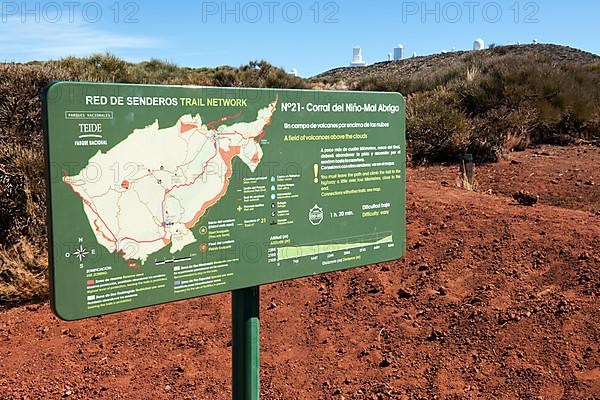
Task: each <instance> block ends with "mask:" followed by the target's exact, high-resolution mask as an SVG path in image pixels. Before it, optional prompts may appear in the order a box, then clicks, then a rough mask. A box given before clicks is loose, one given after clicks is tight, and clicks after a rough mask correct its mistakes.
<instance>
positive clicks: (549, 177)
mask: <svg viewBox="0 0 600 400" xmlns="http://www.w3.org/2000/svg"><path fill="white" fill-rule="evenodd" d="M599 165H600V149H598V148H593V147H585V148H584V147H579V148H556V147H545V148H542V149H537V150H529V151H526V152H523V153H516V154H514V155H513V161H512V162H511V161H505V162H502V163H499V164H495V165H488V166H477V167H476V175H477V180H478V183H479V190H478V192H468V191H464V190H460V189H457V188H455V179H456V176H457V175H458V168H457V167H443V166H442V167H440V166H435V167H430V168H422V169H415V170H410V171H409V177H408V194H407V209H408V227H407V235H408V249H407V255H406V258H405V259H403V260H402V261H396V262H390V263H384V264H379V265H372V266H369V267H365V268H359V269H355V270H351V271H346V272H337V273H332V274H327V275H322V276H317V277H312V278H306V279H300V280H296V281H290V282H284V283H279V284H275V285H269V286H265V287H263V288H262V292H261V295H262V307H261V313H262V326H261V328H262V331H261V340H262V365H261V366H262V395H263V398H264V399H268V400H271V399H290V400H291V399H340V400H341V399H372V400H387V399H415V400H417V399H543V400H545V399H569V400H571V399H599V398H600V309H599V305H600V302H599V296H600V254H599V252H598V249H599V248H600V215H599V214H597V212H598V211H599V210H600V192H599V189H598V185H600V175H599V172H598V166H599ZM519 190H526V191H529V192H532V193H534V194H537V195H539V196H540V200H539V202H538V204H537V205H536V206H534V207H521V206H518V205H517V204H516V203H515V201H514V200H513V199H512V197H511V195H512V194H513V193H514V192H517V191H519ZM230 353H231V344H230V296H229V295H228V294H223V295H217V296H211V297H205V298H199V299H195V300H191V301H185V302H180V303H173V304H167V305H164V306H158V307H153V308H148V309H143V310H136V311H130V312H126V313H122V314H117V315H110V316H106V317H102V318H96V319H90V320H85V321H81V322H75V323H66V322H62V321H59V320H58V319H57V318H55V317H53V316H52V314H51V313H50V310H49V307H48V304H42V305H33V306H27V307H22V308H14V309H11V310H5V311H2V312H0V399H49V398H62V397H64V398H72V399H91V398H99V399H229V398H230V396H231V392H230V385H231V380H230V366H231V358H230Z"/></svg>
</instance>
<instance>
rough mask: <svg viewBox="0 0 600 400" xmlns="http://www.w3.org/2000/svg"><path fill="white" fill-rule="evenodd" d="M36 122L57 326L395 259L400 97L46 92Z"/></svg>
mask: <svg viewBox="0 0 600 400" xmlns="http://www.w3.org/2000/svg"><path fill="white" fill-rule="evenodd" d="M44 112H45V116H44V118H45V124H46V132H47V159H48V178H49V204H50V207H49V213H50V218H49V220H50V226H49V236H50V244H51V246H50V247H51V254H50V264H51V288H52V304H53V309H54V311H55V313H56V314H57V315H58V316H60V317H61V318H63V319H66V320H75V319H81V318H85V317H91V316H97V315H102V314H107V313H113V312H118V311H123V310H128V309H132V308H137V307H143V306H149V305H153V304H159V303H165V302H170V301H175V300H182V299H187V298H191V297H197V296H203V295H208V294H213V293H218V292H224V291H231V290H237V289H242V288H249V287H255V286H258V285H261V284H266V283H271V282H277V281H282V280H287V279H293V278H298V277H302V276H308V275H314V274H319V273H324V272H329V271H336V270H342V269H347V268H351V267H357V266H363V265H369V264H372V263H377V262H383V261H388V260H392V259H397V258H400V257H402V255H403V253H404V249H405V241H406V236H405V158H406V156H405V108H404V100H403V98H402V97H401V96H400V95H398V94H391V93H360V92H343V91H340V92H333V91H302V90H274V89H263V90H261V89H240V88H202V87H179V86H150V85H125V84H99V83H74V82H58V83H54V84H52V85H50V86H48V88H47V89H46V91H45V93H44Z"/></svg>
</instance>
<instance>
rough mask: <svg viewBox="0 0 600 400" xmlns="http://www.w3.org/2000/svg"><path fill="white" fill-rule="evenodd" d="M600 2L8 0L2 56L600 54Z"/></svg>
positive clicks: (324, 63) (181, 61) (290, 59)
mask: <svg viewBox="0 0 600 400" xmlns="http://www.w3.org/2000/svg"><path fill="white" fill-rule="evenodd" d="M599 16H600V2H592V1H583V0H577V1H571V2H567V1H564V0H563V1H557V0H545V1H537V2H531V1H528V0H523V1H516V0H509V1H502V0H497V1H487V0H482V1H475V0H464V1H463V0H457V1H445V0H442V1H425V2H423V1H372V2H365V1H355V0H338V1H328V0H322V1H315V0H310V1H302V0H296V1H287V0H282V1H279V0H264V1H263V0H258V1H228V0H220V1H181V0H170V1H164V0H160V1H158V0H150V1H141V0H138V1H136V2H132V1H128V0H122V1H117V0H110V1H81V2H77V1H70V2H68V1H65V2H62V1H55V2H47V1H42V2H34V1H26V2H24V3H23V2H22V1H4V0H1V1H0V61H19V62H22V61H30V60H44V59H56V58H62V57H66V56H69V55H77V56H85V55H89V54H92V53H98V52H106V51H109V52H111V53H114V54H116V55H118V56H120V57H122V58H125V59H127V60H130V61H140V60H145V59H149V58H158V59H163V60H167V61H171V62H174V63H176V64H178V65H181V66H192V67H200V66H209V67H214V66H219V65H225V64H226V65H234V66H238V65H241V64H245V63H247V62H248V61H251V60H255V59H265V60H267V61H269V62H271V63H272V64H275V65H277V66H280V67H282V68H285V69H286V70H291V69H293V68H296V69H297V70H298V71H299V73H300V75H302V76H312V75H314V74H317V73H319V72H323V71H325V70H327V69H330V68H334V67H337V66H344V65H347V64H348V63H349V62H350V61H351V57H352V47H353V46H354V45H360V46H361V47H362V49H363V56H364V58H365V60H366V61H367V62H369V63H372V62H377V61H382V60H385V59H387V54H388V53H389V52H391V51H392V49H393V47H394V46H395V45H397V44H398V43H402V44H403V45H404V46H405V48H406V50H405V54H406V55H408V56H411V55H412V54H413V52H416V53H417V54H419V55H426V54H432V53H438V52H441V51H443V50H447V51H450V50H452V49H453V48H455V49H457V50H467V49H470V48H471V47H472V44H473V40H474V39H476V38H478V37H481V38H483V39H484V40H485V42H486V45H487V44H489V43H496V44H511V43H517V42H519V41H520V42H522V43H530V42H532V40H533V39H538V40H539V41H540V42H542V43H558V44H564V45H569V46H572V47H577V48H581V49H583V50H587V51H590V52H593V53H596V54H599V53H600V41H599V40H598V38H599V37H600V28H599V26H600V24H598V22H597V19H598V17H599Z"/></svg>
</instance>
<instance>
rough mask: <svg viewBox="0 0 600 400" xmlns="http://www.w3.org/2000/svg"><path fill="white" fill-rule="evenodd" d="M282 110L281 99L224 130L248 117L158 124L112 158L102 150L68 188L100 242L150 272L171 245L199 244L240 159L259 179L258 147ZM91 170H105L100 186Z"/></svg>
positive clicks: (131, 136) (136, 133) (69, 178)
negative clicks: (204, 222) (197, 232)
mask: <svg viewBox="0 0 600 400" xmlns="http://www.w3.org/2000/svg"><path fill="white" fill-rule="evenodd" d="M276 106H277V100H275V101H273V102H272V103H270V104H269V105H268V106H267V107H265V108H263V109H260V110H259V111H258V115H257V118H256V120H254V121H252V122H240V123H234V124H232V125H223V123H224V122H226V121H227V120H229V119H233V118H237V117H238V116H239V115H241V112H240V113H237V114H235V115H231V116H225V117H222V118H220V119H219V120H217V121H212V122H208V123H206V124H204V123H203V122H202V118H201V117H200V115H196V116H192V115H184V116H182V117H181V118H180V119H179V120H178V121H177V123H176V124H175V125H173V126H170V127H167V128H163V129H161V128H160V127H159V123H158V120H156V121H154V123H153V124H152V125H150V126H147V127H145V128H142V129H136V130H134V131H133V132H132V133H131V134H129V136H127V137H126V138H125V139H124V140H123V141H121V142H120V143H119V144H117V145H116V146H114V147H113V148H111V149H110V150H108V151H107V152H106V153H102V152H101V151H98V153H96V154H95V155H94V156H93V157H91V158H90V159H89V162H88V164H87V166H86V168H84V169H83V170H82V171H81V172H80V173H79V174H78V175H75V176H64V177H63V181H64V183H65V184H67V185H69V186H70V187H71V189H72V190H73V192H75V194H77V196H79V197H80V198H81V200H82V202H83V207H84V210H85V214H86V216H87V219H88V222H89V224H90V227H91V228H92V230H93V231H94V234H95V236H96V239H97V240H98V243H99V244H100V245H102V246H103V247H105V248H106V249H107V250H108V251H109V252H111V253H118V254H120V255H121V256H122V257H123V258H124V259H125V260H126V261H127V262H128V264H129V266H130V267H133V268H135V267H139V264H138V263H136V261H139V262H140V263H141V264H142V265H143V264H144V263H145V262H146V260H147V259H148V257H149V256H150V255H151V254H153V253H156V252H157V251H160V250H161V249H163V248H165V247H167V246H170V249H169V251H170V253H171V254H174V253H176V252H178V251H180V250H182V249H183V248H184V247H186V246H188V245H190V244H192V243H195V242H196V238H195V237H194V234H193V233H192V231H191V228H192V227H194V225H196V224H197V223H198V221H199V220H200V218H201V217H202V216H203V215H204V214H205V212H206V210H207V209H208V208H210V207H211V206H213V205H215V204H216V203H217V202H218V201H219V200H220V199H221V198H222V197H223V196H224V195H225V193H226V192H227V188H228V186H229V179H230V178H231V176H232V173H233V170H232V160H233V158H235V157H239V158H240V159H241V160H242V161H243V162H244V163H245V164H246V165H247V166H248V167H249V168H250V170H251V171H252V172H254V171H255V170H256V168H257V167H258V165H259V164H260V162H261V160H262V157H263V150H262V148H261V146H260V143H259V142H260V140H261V139H262V137H263V136H264V135H265V132H266V129H267V127H268V126H269V125H270V124H271V121H272V118H273V114H274V113H275V110H276ZM215 125H217V127H215ZM91 167H93V169H94V170H95V171H100V173H99V174H98V177H97V178H96V179H93V180H92V179H89V177H88V176H87V174H86V169H88V168H91Z"/></svg>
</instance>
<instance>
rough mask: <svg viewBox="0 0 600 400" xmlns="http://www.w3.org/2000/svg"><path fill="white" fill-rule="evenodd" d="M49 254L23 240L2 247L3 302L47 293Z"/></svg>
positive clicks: (0, 301) (40, 297)
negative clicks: (9, 246)
mask: <svg viewBox="0 0 600 400" xmlns="http://www.w3.org/2000/svg"><path fill="white" fill-rule="evenodd" d="M47 269H48V257H47V255H46V254H45V253H43V252H41V251H40V250H39V247H38V246H36V245H32V244H30V243H28V242H26V241H21V242H20V243H18V244H17V245H15V246H12V247H11V248H9V249H7V250H0V306H10V305H15V304H18V303H22V302H28V301H37V300H43V299H46V298H47V297H48V283H47V282H48V279H47Z"/></svg>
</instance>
